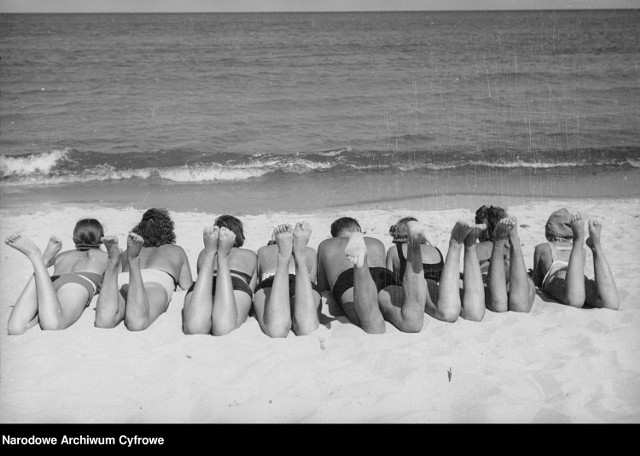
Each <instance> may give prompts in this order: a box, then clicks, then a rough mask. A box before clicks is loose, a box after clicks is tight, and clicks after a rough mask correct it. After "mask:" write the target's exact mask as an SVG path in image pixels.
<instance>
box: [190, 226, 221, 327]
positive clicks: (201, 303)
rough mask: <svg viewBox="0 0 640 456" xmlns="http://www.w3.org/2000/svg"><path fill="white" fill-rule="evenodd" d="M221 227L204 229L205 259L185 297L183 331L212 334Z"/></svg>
mask: <svg viewBox="0 0 640 456" xmlns="http://www.w3.org/2000/svg"><path fill="white" fill-rule="evenodd" d="M219 233H220V228H219V227H217V226H208V227H206V228H204V230H202V240H203V242H204V259H203V261H202V264H201V265H200V269H199V270H198V278H197V279H196V283H195V285H194V286H193V290H192V291H191V293H189V294H187V296H185V298H184V307H183V308H182V332H184V333H185V334H210V333H211V321H212V320H211V316H212V315H213V271H214V267H213V266H214V264H215V261H216V256H217V253H218V236H219Z"/></svg>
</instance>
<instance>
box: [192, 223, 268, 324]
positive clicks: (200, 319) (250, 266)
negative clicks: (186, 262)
mask: <svg viewBox="0 0 640 456" xmlns="http://www.w3.org/2000/svg"><path fill="white" fill-rule="evenodd" d="M203 240H204V249H203V250H202V251H201V252H200V254H199V255H198V266H197V267H198V278H197V280H196V282H195V283H194V284H193V285H192V286H191V288H189V290H188V291H187V294H186V296H185V298H184V308H183V309H182V331H183V332H184V333H185V334H213V335H214V336H221V335H224V334H227V333H229V332H231V331H233V330H234V329H236V328H239V327H240V325H241V324H242V323H244V322H245V320H246V319H247V316H248V315H249V310H251V303H252V301H253V291H252V290H253V288H254V287H255V284H256V266H257V256H256V253H255V252H254V251H252V250H249V249H243V248H241V247H242V244H244V232H243V227H242V222H241V221H240V220H238V219H237V218H236V217H233V216H231V215H221V216H220V217H218V218H217V219H216V220H215V223H214V226H212V227H206V228H205V229H204V232H203Z"/></svg>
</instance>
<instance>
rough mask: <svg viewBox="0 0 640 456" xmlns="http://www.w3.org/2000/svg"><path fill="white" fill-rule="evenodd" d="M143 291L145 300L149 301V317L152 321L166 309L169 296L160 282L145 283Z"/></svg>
mask: <svg viewBox="0 0 640 456" xmlns="http://www.w3.org/2000/svg"><path fill="white" fill-rule="evenodd" d="M144 291H145V292H146V293H147V301H148V302H149V318H150V319H151V321H153V320H155V319H156V318H158V316H159V315H160V314H162V313H164V312H166V311H167V308H168V307H169V296H168V295H167V290H165V289H164V287H163V286H162V285H160V284H145V286H144Z"/></svg>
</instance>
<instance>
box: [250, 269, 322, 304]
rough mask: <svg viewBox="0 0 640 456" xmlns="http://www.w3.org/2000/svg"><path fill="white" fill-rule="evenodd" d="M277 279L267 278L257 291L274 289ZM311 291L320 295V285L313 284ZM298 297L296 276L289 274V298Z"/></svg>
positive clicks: (258, 286) (257, 287)
mask: <svg viewBox="0 0 640 456" xmlns="http://www.w3.org/2000/svg"><path fill="white" fill-rule="evenodd" d="M274 278H275V276H271V277H267V278H266V279H264V280H263V281H262V282H260V283H259V284H258V285H257V286H256V290H255V291H258V290H260V289H262V288H273V279H274ZM311 289H312V290H313V291H317V292H318V293H320V289H319V288H318V285H316V284H315V283H313V282H311ZM295 295H296V275H295V274H289V298H293V297H294V296H295Z"/></svg>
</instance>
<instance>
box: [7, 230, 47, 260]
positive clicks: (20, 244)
mask: <svg viewBox="0 0 640 456" xmlns="http://www.w3.org/2000/svg"><path fill="white" fill-rule="evenodd" d="M4 242H5V244H7V245H8V246H9V247H13V248H14V249H16V250H17V251H18V252H22V253H24V254H25V255H26V256H27V257H28V258H29V259H42V252H41V251H40V249H39V248H38V246H37V245H35V244H34V243H33V241H32V240H31V239H29V238H28V237H26V236H23V235H22V234H21V233H16V234H12V235H10V236H8V237H7V239H5V241H4Z"/></svg>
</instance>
